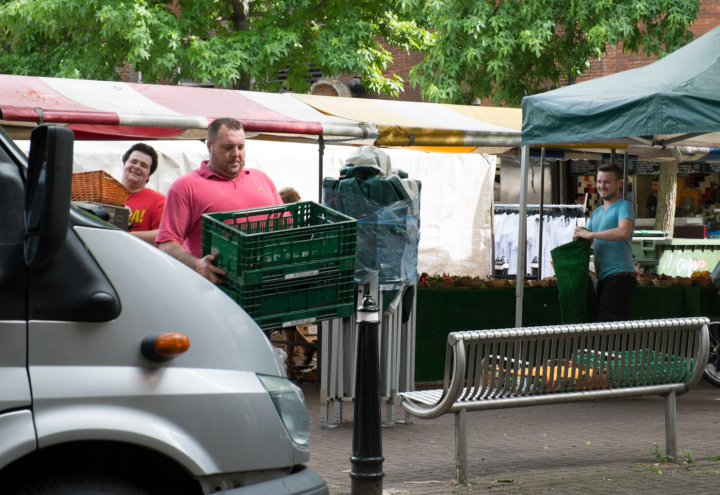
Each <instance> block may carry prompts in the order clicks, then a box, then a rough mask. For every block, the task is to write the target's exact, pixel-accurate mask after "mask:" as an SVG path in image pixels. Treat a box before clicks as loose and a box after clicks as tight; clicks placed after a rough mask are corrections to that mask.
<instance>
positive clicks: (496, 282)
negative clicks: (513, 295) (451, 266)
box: [418, 272, 557, 289]
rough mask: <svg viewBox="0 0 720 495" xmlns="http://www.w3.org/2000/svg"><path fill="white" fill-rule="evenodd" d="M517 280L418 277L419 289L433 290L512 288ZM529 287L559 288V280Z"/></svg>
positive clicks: (529, 284)
mask: <svg viewBox="0 0 720 495" xmlns="http://www.w3.org/2000/svg"><path fill="white" fill-rule="evenodd" d="M514 282H515V280H514V279H510V280H506V279H495V278H494V277H488V280H485V279H484V278H482V277H477V276H476V277H471V276H470V275H449V274H447V273H444V272H443V274H442V275H439V274H437V273H435V274H433V275H429V274H428V273H426V272H423V273H421V274H420V276H419V277H418V287H430V288H432V289H442V288H455V287H465V288H481V287H483V288H491V289H499V288H503V287H511V286H513V285H514ZM525 282H526V286H527V287H557V279H556V278H554V277H551V278H546V279H543V280H532V281H530V280H526V281H525Z"/></svg>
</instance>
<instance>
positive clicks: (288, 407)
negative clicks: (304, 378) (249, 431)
mask: <svg viewBox="0 0 720 495" xmlns="http://www.w3.org/2000/svg"><path fill="white" fill-rule="evenodd" d="M258 378H260V381H261V382H262V384H263V385H264V386H265V389H267V391H268V394H270V398H271V399H272V403H273V405H274V406H275V410H276V411H277V413H278V416H280V420H281V421H282V423H283V425H285V429H286V430H287V432H288V435H290V438H291V439H292V441H293V442H295V443H296V444H298V445H299V446H301V447H306V446H307V444H308V439H309V435H310V418H309V417H308V412H307V406H306V405H305V397H304V396H303V393H302V390H300V387H298V386H296V385H294V384H292V383H290V382H289V381H288V380H286V379H284V378H278V377H276V376H264V375H258Z"/></svg>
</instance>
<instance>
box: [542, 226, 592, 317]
mask: <svg viewBox="0 0 720 495" xmlns="http://www.w3.org/2000/svg"><path fill="white" fill-rule="evenodd" d="M550 255H551V256H552V262H553V267H554V268H555V276H556V277H557V281H558V291H559V292H560V318H561V319H562V322H563V324H571V323H586V321H587V316H586V315H587V309H588V267H589V266H590V241H589V240H587V239H575V240H574V241H572V242H568V243H567V244H563V245H561V246H558V247H556V248H555V249H553V250H552V251H550Z"/></svg>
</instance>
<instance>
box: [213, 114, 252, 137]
mask: <svg viewBox="0 0 720 495" xmlns="http://www.w3.org/2000/svg"><path fill="white" fill-rule="evenodd" d="M223 127H226V128H227V129H229V130H231V131H242V130H244V129H243V125H242V122H240V121H239V120H236V119H233V118H232V117H223V118H220V119H215V120H213V121H212V122H211V123H210V125H209V126H208V132H207V140H208V141H210V142H213V141H215V138H216V137H217V135H218V133H219V132H220V129H222V128H223Z"/></svg>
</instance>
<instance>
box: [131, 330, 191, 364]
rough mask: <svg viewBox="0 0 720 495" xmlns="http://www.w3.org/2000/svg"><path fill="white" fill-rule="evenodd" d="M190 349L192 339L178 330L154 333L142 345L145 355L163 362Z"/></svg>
mask: <svg viewBox="0 0 720 495" xmlns="http://www.w3.org/2000/svg"><path fill="white" fill-rule="evenodd" d="M188 349H190V339H189V338H188V336H187V335H185V334H183V333H178V332H170V333H160V334H157V333H156V334H152V335H148V336H147V337H145V338H144V339H143V341H142V344H141V345H140V350H141V351H142V353H143V356H145V357H146V358H148V359H149V360H151V361H156V362H162V361H167V360H169V359H172V358H174V357H177V356H179V355H180V354H183V353H185V352H186V351H187V350H188Z"/></svg>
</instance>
